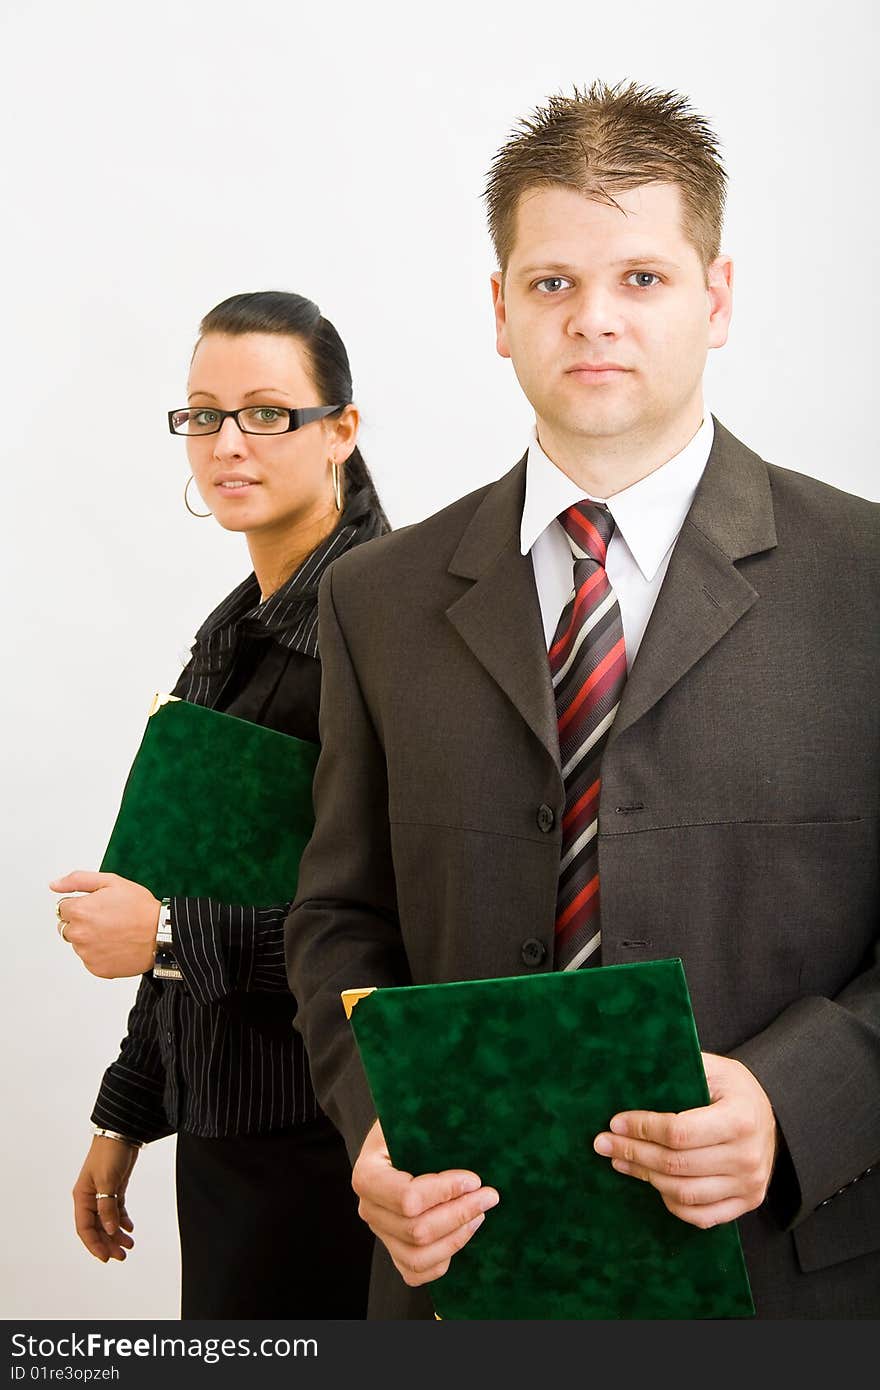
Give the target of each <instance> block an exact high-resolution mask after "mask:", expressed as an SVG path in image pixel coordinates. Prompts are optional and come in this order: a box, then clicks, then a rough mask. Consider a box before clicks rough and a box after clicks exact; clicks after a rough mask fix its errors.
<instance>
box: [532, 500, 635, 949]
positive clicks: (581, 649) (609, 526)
mask: <svg viewBox="0 0 880 1390" xmlns="http://www.w3.org/2000/svg"><path fill="white" fill-rule="evenodd" d="M559 520H560V522H561V524H562V527H563V529H564V531H565V533H566V536H567V537H568V542H569V545H570V546H571V551H572V555H573V557H574V592H573V593H572V596H571V598H570V599H569V601H568V603H567V604H566V605H565V608H564V609H563V610H562V617H561V618H560V619H559V626H558V627H557V629H556V635H555V636H554V638H553V644H552V646H551V648H550V653H549V655H550V673H551V675H552V677H553V689H554V693H555V696H556V715H557V719H558V722H559V753H560V760H561V765H562V779H563V781H564V783H565V815H564V817H563V821H562V857H561V860H560V865H559V890H558V893H557V898H556V937H555V951H554V964H555V966H556V969H557V970H577V969H578V968H579V967H580V966H582V965H598V964H599V963H600V949H599V948H600V942H601V939H602V938H601V931H600V927H599V852H598V839H597V832H598V828H599V782H600V779H599V764H600V762H601V760H602V753H603V752H604V749H605V744H606V743H607V741H608V734H609V731H610V729H611V725H612V723H613V722H614V716H615V714H616V713H617V706H618V704H619V703H620V697H621V695H622V693H623V685H624V681H625V680H626V647H625V644H624V639H623V624H622V622H621V618H620V608H619V606H618V603H617V597H616V595H615V593H614V590H613V589H612V587H611V585H610V583H609V582H608V575H607V574H606V573H605V553H606V550H607V549H608V542H609V541H610V540H611V536H612V533H613V531H614V518H613V516H612V515H611V513H610V512H609V511H608V508H607V507H602V506H600V505H599V504H598V503H597V502H577V503H576V504H575V505H574V506H573V507H569V508H568V510H567V511H565V512H563V513H562V514H561V516H560V517H559Z"/></svg>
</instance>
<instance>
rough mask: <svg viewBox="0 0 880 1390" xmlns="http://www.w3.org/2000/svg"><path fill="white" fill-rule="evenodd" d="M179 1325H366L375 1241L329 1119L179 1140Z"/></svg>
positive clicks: (341, 1147)
mask: <svg viewBox="0 0 880 1390" xmlns="http://www.w3.org/2000/svg"><path fill="white" fill-rule="evenodd" d="M177 1215H178V1223H179V1226H180V1249H181V1260H182V1284H181V1318H184V1319H190V1318H364V1317H366V1311H367V1289H368V1284H369V1277H370V1261H371V1257H372V1253H373V1244H374V1241H373V1235H372V1232H371V1231H370V1230H369V1228H368V1227H367V1226H366V1225H365V1224H364V1222H363V1221H362V1220H361V1219H360V1217H359V1216H358V1214H357V1198H356V1197H355V1195H354V1192H353V1191H352V1187H351V1164H350V1162H349V1158H348V1154H347V1153H346V1150H345V1145H344V1144H343V1142H342V1138H341V1136H340V1135H339V1132H338V1131H337V1129H336V1128H335V1127H334V1126H333V1125H332V1124H331V1123H330V1121H329V1120H328V1119H327V1118H326V1116H323V1115H321V1116H320V1117H319V1118H318V1119H317V1120H313V1121H310V1122H309V1123H308V1124H304V1125H297V1126H296V1127H295V1128H292V1129H285V1130H281V1131H277V1132H274V1133H269V1134H251V1135H233V1136H230V1137H227V1138H220V1139H201V1138H197V1137H196V1136H195V1135H192V1134H185V1133H181V1134H178V1136H177Z"/></svg>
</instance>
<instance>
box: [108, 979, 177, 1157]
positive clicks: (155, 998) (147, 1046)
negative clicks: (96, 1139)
mask: <svg viewBox="0 0 880 1390" xmlns="http://www.w3.org/2000/svg"><path fill="white" fill-rule="evenodd" d="M159 989H160V986H159V985H158V984H156V983H155V981H153V980H152V979H151V978H150V976H148V975H145V976H144V978H143V979H142V980H141V983H140V988H139V989H138V992H137V997H136V998H135V1002H134V1007H133V1008H132V1010H131V1012H130V1014H129V1015H128V1031H127V1032H126V1035H125V1037H124V1038H123V1039H122V1043H121V1044H120V1048H119V1056H118V1057H117V1058H116V1061H115V1062H111V1063H110V1066H109V1067H108V1068H107V1070H106V1071H105V1073H104V1077H103V1080H102V1082H101V1088H100V1090H99V1092H98V1097H97V1099H96V1101H95V1107H94V1109H93V1111H92V1122H93V1123H94V1124H96V1125H99V1126H100V1127H101V1128H102V1129H109V1130H113V1131H114V1132H115V1133H118V1134H124V1135H126V1136H128V1137H129V1138H131V1139H135V1140H137V1141H139V1142H141V1143H148V1142H149V1141H150V1140H151V1139H162V1138H164V1136H165V1135H166V1134H173V1133H174V1126H173V1125H171V1124H169V1123H168V1117H167V1115H166V1114H165V1105H164V1094H165V1063H164V1061H163V1060H162V1053H161V1049H160V1047H159V1026H158V1021H157V1016H156V1012H157V1008H158V1003H159Z"/></svg>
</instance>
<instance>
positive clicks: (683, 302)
mask: <svg viewBox="0 0 880 1390" xmlns="http://www.w3.org/2000/svg"><path fill="white" fill-rule="evenodd" d="M616 201H617V202H618V204H619V209H618V208H617V207H613V206H610V205H608V204H605V203H601V202H596V201H594V200H593V199H591V198H588V197H586V196H584V195H583V194H580V193H577V192H575V191H574V190H573V189H569V188H563V187H559V186H554V187H549V188H535V189H530V190H527V191H526V192H525V193H524V194H523V195H522V196H521V198H520V201H519V206H518V209H517V216H516V237H515V242H514V246H513V251H512V254H511V257H510V260H509V262H508V267H507V274H506V276H505V281H504V289H503V293H502V288H501V276H500V274H495V275H493V276H492V293H493V299H494V302H495V319H496V326H497V346H498V351H499V353H500V354H501V356H502V357H510V358H511V360H512V362H513V366H514V370H515V372H516V375H517V378H518V380H519V383H520V385H521V387H522V389H523V391H524V392H525V394H526V396H527V397H528V399H529V401H530V402H531V403H532V405H533V406H534V409H535V413H536V415H537V421H538V434H539V438H540V441H541V444H542V445H543V447H544V449H545V450H546V451H547V452H548V453H549V454H550V456H551V457H553V458H554V459H555V461H557V462H560V461H561V460H562V459H563V458H565V457H566V456H567V455H569V454H570V453H571V452H572V451H574V452H575V453H576V452H577V451H578V450H579V449H581V450H582V449H583V448H584V446H586V445H589V446H591V447H595V446H596V445H599V446H600V447H601V446H602V444H603V442H604V443H605V444H607V446H608V448H609V451H610V452H613V451H614V449H615V446H617V447H618V448H619V447H620V446H623V447H628V446H630V445H633V446H639V445H646V446H647V447H650V446H651V444H652V442H659V441H661V440H666V439H667V438H669V437H670V436H675V435H676V433H677V432H678V433H681V431H684V432H685V437H684V438H682V439H681V442H680V444H679V445H678V447H683V445H684V444H685V443H686V442H687V438H688V437H689V436H688V435H687V429H688V428H690V427H691V426H692V431H691V432H693V431H695V430H696V429H697V427H698V425H699V422H700V415H701V410H702V386H701V382H702V375H703V369H704V366H705V362H706V353H707V350H708V349H709V348H710V347H721V346H722V344H723V343H724V342H725V341H726V339H727V327H728V323H729V319H730V309H731V270H732V268H731V264H730V260H729V259H728V258H727V257H722V256H719V257H718V259H717V260H716V261H713V263H712V265H711V266H710V267H709V271H708V280H709V284H708V287H707V284H706V278H707V276H706V272H705V270H704V267H703V263H702V261H701V259H700V256H699V254H698V253H697V251H696V249H695V247H694V246H693V245H692V243H691V242H690V241H688V240H687V238H686V237H685V234H684V226H683V219H682V206H681V197H680V194H679V190H678V188H677V187H676V186H675V185H674V184H668V183H651V184H645V185H643V186H642V187H640V188H635V189H632V190H630V191H629V192H626V193H621V194H618V195H616Z"/></svg>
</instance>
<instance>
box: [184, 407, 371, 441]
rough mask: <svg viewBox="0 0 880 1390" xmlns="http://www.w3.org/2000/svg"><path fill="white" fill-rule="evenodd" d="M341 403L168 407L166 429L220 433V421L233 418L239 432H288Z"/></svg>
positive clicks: (323, 414)
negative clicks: (289, 406)
mask: <svg viewBox="0 0 880 1390" xmlns="http://www.w3.org/2000/svg"><path fill="white" fill-rule="evenodd" d="M343 409H344V406H341V405H307V406H304V407H303V408H302V409H301V410H298V409H293V408H290V409H289V408H288V407H287V406H284V405H245V406H242V407H241V409H240V410H215V409H214V407H213V406H205V405H203V406H188V407H186V408H184V409H183V410H169V412H168V428H169V429H170V430H171V433H172V434H186V435H192V434H219V433H220V430H221V429H222V427H223V421H224V420H226V419H232V420H234V421H235V423H236V424H237V425H238V428H239V429H240V430H241V432H242V434H289V432H290V431H291V430H298V429H299V428H300V427H301V426H302V425H308V424H310V423H311V421H312V420H323V419H324V417H325V415H332V414H333V412H334V411H335V410H343Z"/></svg>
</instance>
